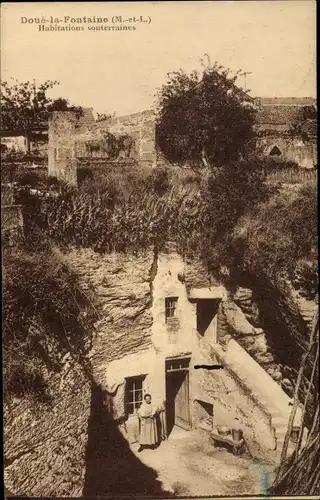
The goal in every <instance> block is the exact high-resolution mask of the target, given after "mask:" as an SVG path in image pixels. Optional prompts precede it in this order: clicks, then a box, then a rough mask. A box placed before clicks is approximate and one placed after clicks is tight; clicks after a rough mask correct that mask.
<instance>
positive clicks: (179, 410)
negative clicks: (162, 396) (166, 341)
mask: <svg viewBox="0 0 320 500" xmlns="http://www.w3.org/2000/svg"><path fill="white" fill-rule="evenodd" d="M189 362H190V359H189V358H184V359H173V360H168V361H167V362H166V400H167V406H166V408H167V432H168V435H170V433H171V431H172V429H173V427H174V426H175V425H176V426H177V427H181V428H182V429H185V430H190V428H191V422H190V403H189Z"/></svg>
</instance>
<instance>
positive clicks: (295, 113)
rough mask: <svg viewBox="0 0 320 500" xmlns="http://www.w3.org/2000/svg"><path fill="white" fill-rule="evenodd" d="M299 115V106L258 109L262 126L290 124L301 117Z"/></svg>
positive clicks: (258, 119)
mask: <svg viewBox="0 0 320 500" xmlns="http://www.w3.org/2000/svg"><path fill="white" fill-rule="evenodd" d="M299 113H300V107H299V106H269V105H268V106H261V107H259V109H258V113H257V121H258V123H261V124H263V123H268V124H274V125H280V124H289V123H292V122H294V121H295V120H296V119H297V118H298V117H299Z"/></svg>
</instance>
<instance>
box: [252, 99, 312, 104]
mask: <svg viewBox="0 0 320 500" xmlns="http://www.w3.org/2000/svg"><path fill="white" fill-rule="evenodd" d="M255 101H256V103H257V104H258V105H260V106H314V105H315V104H316V99H314V98H313V97H257V98H256V99H255Z"/></svg>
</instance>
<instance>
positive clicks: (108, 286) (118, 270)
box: [66, 249, 154, 391]
mask: <svg viewBox="0 0 320 500" xmlns="http://www.w3.org/2000/svg"><path fill="white" fill-rule="evenodd" d="M66 259H67V260H68V262H69V263H70V265H72V267H73V268H74V269H76V270H77V271H78V273H79V275H80V276H82V278H83V287H84V288H85V287H86V286H87V287H88V286H89V285H90V286H93V287H94V290H95V292H96V296H97V302H98V304H97V308H98V309H99V312H100V316H101V319H100V320H99V321H98V322H97V323H96V325H95V331H94V332H93V338H92V351H91V363H92V369H93V375H94V379H95V381H96V383H98V384H99V385H100V386H101V388H102V389H109V390H111V391H112V390H114V389H115V388H114V387H113V388H108V387H106V386H105V370H106V365H107V363H108V362H110V361H112V360H115V359H119V358H123V357H124V356H126V355H127V354H133V353H137V352H141V351H143V350H146V349H148V348H150V347H151V326H152V316H151V312H150V306H151V300H152V298H151V283H152V276H151V275H150V272H151V268H152V265H153V260H154V258H153V254H152V253H151V252H149V253H146V254H144V255H140V256H130V255H120V254H113V255H99V254H97V253H94V252H93V251H92V250H88V249H74V250H72V251H70V252H69V253H68V255H67V256H66Z"/></svg>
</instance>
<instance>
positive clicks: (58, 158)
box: [48, 111, 77, 186]
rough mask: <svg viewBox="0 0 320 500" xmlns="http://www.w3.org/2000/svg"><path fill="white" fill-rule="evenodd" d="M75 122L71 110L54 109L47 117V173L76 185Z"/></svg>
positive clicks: (75, 119)
mask: <svg viewBox="0 0 320 500" xmlns="http://www.w3.org/2000/svg"><path fill="white" fill-rule="evenodd" d="M76 123H77V117H76V115H75V113H73V112H72V111H54V112H53V113H51V116H50V118H49V134H48V136H49V143H48V175H49V176H52V177H56V178H57V179H59V180H61V181H64V182H66V183H67V184H70V185H72V186H76V185H77V159H76V150H75V130H76Z"/></svg>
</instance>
